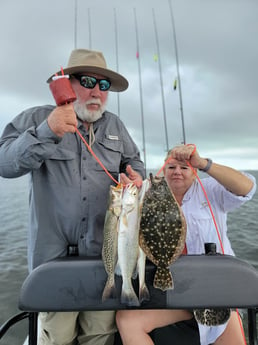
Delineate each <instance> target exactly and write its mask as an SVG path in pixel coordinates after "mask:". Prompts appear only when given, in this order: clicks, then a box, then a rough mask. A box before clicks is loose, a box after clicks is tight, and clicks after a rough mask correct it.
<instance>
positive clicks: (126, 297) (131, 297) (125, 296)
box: [121, 282, 140, 307]
mask: <svg viewBox="0 0 258 345" xmlns="http://www.w3.org/2000/svg"><path fill="white" fill-rule="evenodd" d="M121 303H122V304H126V305H128V306H130V307H139V306H140V302H139V300H138V297H137V296H136V294H135V292H134V289H133V286H132V284H124V282H123V285H122V292H121Z"/></svg>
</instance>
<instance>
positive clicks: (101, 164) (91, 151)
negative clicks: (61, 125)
mask: <svg viewBox="0 0 258 345" xmlns="http://www.w3.org/2000/svg"><path fill="white" fill-rule="evenodd" d="M75 131H76V133H77V134H78V135H79V137H80V138H81V140H82V141H83V142H84V144H85V145H86V146H87V149H88V150H89V151H90V153H91V154H92V156H93V157H94V158H95V159H96V161H97V162H98V163H99V165H100V166H101V168H102V169H103V170H104V171H105V173H106V174H107V175H108V176H109V177H110V178H111V180H112V181H114V182H115V183H116V184H117V185H119V182H118V181H117V180H116V179H115V178H114V177H113V176H112V175H111V174H110V172H109V171H108V170H107V168H106V167H105V166H104V164H103V163H102V162H101V160H100V159H99V158H98V157H97V156H96V155H95V153H94V152H93V150H92V148H91V147H90V145H89V144H88V143H87V141H86V140H85V139H84V138H83V136H82V135H81V133H80V131H79V130H78V128H76V127H75Z"/></svg>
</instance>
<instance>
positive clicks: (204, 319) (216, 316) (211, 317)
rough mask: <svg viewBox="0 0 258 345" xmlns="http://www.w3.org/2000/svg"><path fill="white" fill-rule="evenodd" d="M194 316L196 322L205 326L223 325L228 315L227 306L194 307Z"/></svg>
mask: <svg viewBox="0 0 258 345" xmlns="http://www.w3.org/2000/svg"><path fill="white" fill-rule="evenodd" d="M193 312H194V317H195V320H196V321H197V322H198V323H201V324H202V325H206V326H218V325H223V324H224V323H225V322H227V321H228V319H229V317H230V313H231V311H230V309H229V308H221V309H194V311H193Z"/></svg>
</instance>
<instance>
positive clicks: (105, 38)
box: [0, 0, 258, 169]
mask: <svg viewBox="0 0 258 345" xmlns="http://www.w3.org/2000/svg"><path fill="white" fill-rule="evenodd" d="M172 4H173V12H174V18H175V25H176V34H177V43H178V56H179V68H180V76H181V83H182V98H183V110H184V120H185V131H186V140H187V142H194V143H196V144H197V146H198V148H199V151H200V153H201V154H202V155H204V156H211V157H212V158H214V160H215V159H216V160H217V161H218V162H221V163H224V164H232V166H234V167H236V168H240V169H258V136H257V132H258V124H257V112H258V110H257V109H258V101H257V94H258V69H257V61H258V47H257V44H256V38H257V37H258V24H257V13H258V3H257V2H256V1H255V0H227V1H224V0H217V1H212V0H206V1H203V0H172ZM77 6H78V7H77V8H78V12H77V15H76V16H75V12H74V10H75V1H72V0H55V1H52V0H45V1H44V2H43V1H39V0H36V1H35V0H24V1H23V2H20V1H18V0H10V1H7V0H3V1H2V2H1V13H3V15H2V19H1V22H0V40H1V55H0V64H1V78H0V101H1V102H0V112H1V116H0V130H1V131H2V130H3V128H4V126H5V124H6V123H7V122H8V121H9V120H11V119H12V118H13V117H14V116H15V115H16V114H18V113H19V112H20V111H22V110H23V109H24V108H27V107H29V106H34V105H37V104H45V103H53V100H52V96H51V94H50V91H49V88H48V85H47V84H46V79H47V78H48V77H49V75H51V74H52V73H54V72H55V71H57V70H59V69H60V67H61V66H65V65H66V64H67V60H68V57H69V54H70V51H71V50H72V49H73V48H74V47H75V46H76V47H78V48H81V47H82V48H83V47H84V48H88V47H90V48H92V49H96V50H102V51H103V52H104V54H105V56H106V59H107V62H108V65H109V67H110V68H113V69H115V70H117V69H118V70H119V72H120V73H122V74H123V75H125V76H126V77H127V78H128V80H129V82H130V87H129V89H128V90H127V91H126V92H124V93H121V94H120V95H119V102H120V109H121V114H120V117H121V119H122V120H123V121H124V122H125V124H126V125H127V127H128V129H129V131H130V133H131V134H132V135H133V137H134V138H135V140H136V142H137V144H138V146H139V148H140V149H141V150H142V148H143V143H142V116H141V115H142V114H141V101H142V102H143V118H144V125H145V126H144V129H145V138H146V153H147V162H146V163H147V167H148V168H157V167H159V166H161V165H162V163H163V158H164V156H165V150H166V143H165V132H164V110H165V115H166V120H167V130H168V135H169V146H173V145H175V144H179V143H180V142H181V141H182V126H181V112H180V103H179V91H178V89H177V90H176V91H174V90H173V83H174V79H175V78H176V76H177V70H176V59H175V49H174V40H173V31H172V23H171V17H170V12H169V6H168V1H167V0H162V1H154V0H141V1H137V0H131V1H130V2H128V1H125V0H110V1H109V2H106V1H104V0H96V1H94V3H93V2H90V1H85V0H84V1H82V0H78V1H77ZM134 8H135V10H136V17H137V27H138V37H139V44H140V47H139V54H140V60H139V61H140V66H141V79H142V99H141V98H140V92H139V91H140V89H139V74H138V60H137V59H136V50H137V49H136V31H135V21H134ZM153 11H154V18H155V22H156V28H157V32H158V44H159V49H160V55H159V59H160V60H159V61H156V62H155V61H154V58H153V56H154V54H157V42H156V37H155V27H154V19H153ZM115 15H116V24H117V28H118V30H117V42H118V64H117V60H116V57H117V54H116V35H115ZM75 18H76V24H77V26H76V30H75ZM159 62H160V63H161V72H162V74H161V76H162V81H163V90H164V103H163V100H162V93H161V86H160V73H159ZM108 108H109V109H110V110H111V111H114V112H117V109H118V106H117V94H112V93H110V95H109V106H108Z"/></svg>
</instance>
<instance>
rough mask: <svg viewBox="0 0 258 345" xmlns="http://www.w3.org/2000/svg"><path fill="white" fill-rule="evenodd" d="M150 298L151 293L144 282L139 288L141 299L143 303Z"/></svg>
mask: <svg viewBox="0 0 258 345" xmlns="http://www.w3.org/2000/svg"><path fill="white" fill-rule="evenodd" d="M149 300H150V293H149V290H148V288H147V286H146V284H143V286H140V288H139V301H140V303H142V302H143V301H149Z"/></svg>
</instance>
